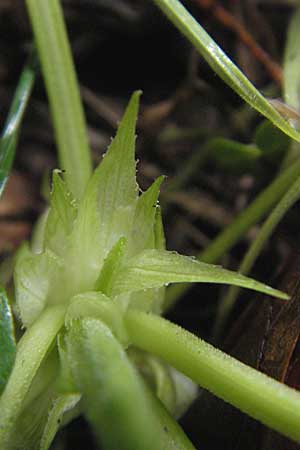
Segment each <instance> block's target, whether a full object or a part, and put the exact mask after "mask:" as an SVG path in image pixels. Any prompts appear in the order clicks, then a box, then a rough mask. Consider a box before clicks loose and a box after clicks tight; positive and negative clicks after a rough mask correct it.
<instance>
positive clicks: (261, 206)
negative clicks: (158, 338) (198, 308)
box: [165, 160, 300, 310]
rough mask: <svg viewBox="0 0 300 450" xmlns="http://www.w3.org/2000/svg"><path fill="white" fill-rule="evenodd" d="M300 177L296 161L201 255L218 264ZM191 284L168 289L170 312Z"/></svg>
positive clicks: (203, 259)
mask: <svg viewBox="0 0 300 450" xmlns="http://www.w3.org/2000/svg"><path fill="white" fill-rule="evenodd" d="M299 174H300V161H299V160H298V161H296V162H294V163H293V164H292V165H291V166H289V167H288V168H287V169H286V170H285V171H284V172H282V173H281V174H280V175H278V176H277V177H276V179H275V180H274V181H273V182H272V183H271V184H270V185H269V186H268V187H267V188H266V189H264V190H263V191H262V192H261V193H260V194H259V195H258V196H257V197H256V199H255V200H254V201H253V202H252V203H251V204H250V205H249V206H248V207H247V208H246V209H245V210H244V211H243V212H242V213H241V214H240V215H239V216H238V217H237V218H236V219H235V220H234V221H233V222H232V224H231V225H229V226H228V227H227V228H225V230H224V231H222V232H221V233H220V234H219V236H217V238H216V239H215V240H214V241H213V242H212V243H211V244H210V245H209V246H208V247H207V248H206V249H205V250H204V251H203V252H202V253H200V254H199V255H198V259H199V260H201V261H204V262H206V263H211V264H213V263H216V262H218V261H219V259H220V258H221V257H222V256H223V255H224V254H225V253H226V252H227V251H228V250H230V249H231V248H232V247H233V246H234V245H235V244H236V243H237V242H238V241H239V240H240V239H241V238H242V237H243V236H244V234H245V233H246V232H247V231H248V230H249V228H250V227H252V226H253V225H255V224H256V223H257V222H258V221H259V220H260V219H261V218H262V217H263V216H264V215H266V214H267V213H268V212H269V211H270V209H271V208H272V207H273V206H274V205H275V204H276V203H277V202H278V201H279V199H280V198H281V197H282V196H283V195H284V193H285V192H286V191H287V189H289V187H290V186H291V185H292V184H293V183H294V182H295V180H296V179H297V178H298V176H299ZM188 288H189V285H185V284H177V285H174V286H171V287H170V288H169V289H168V290H167V299H166V303H165V309H166V310H167V309H169V308H170V307H171V306H172V305H173V304H174V303H175V302H176V300H177V298H178V297H179V296H180V295H182V294H183V293H184V292H185V291H186V290H187V289H188Z"/></svg>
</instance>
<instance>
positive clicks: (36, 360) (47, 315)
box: [0, 306, 65, 450]
mask: <svg viewBox="0 0 300 450" xmlns="http://www.w3.org/2000/svg"><path fill="white" fill-rule="evenodd" d="M64 311H65V308H63V307H61V306H57V307H52V308H48V309H46V310H45V312H44V313H43V314H42V315H41V316H40V317H39V319H38V320H37V321H36V322H35V323H34V324H33V325H32V326H31V327H30V329H29V330H28V331H26V332H25V334H24V335H23V337H22V338H21V340H20V341H19V343H18V346H17V354H16V359H15V364H14V367H13V370H12V373H11V375H10V378H9V380H8V382H7V385H6V387H5V390H4V392H3V394H2V396H1V399H0V448H1V450H6V449H7V450H9V440H10V436H11V433H12V432H13V429H14V425H15V423H16V420H17V418H18V416H19V414H20V412H21V410H22V406H23V403H24V399H25V397H26V394H27V393H28V391H29V388H30V386H31V383H32V381H33V379H34V376H35V374H36V372H37V370H38V368H39V367H40V365H41V363H42V361H43V359H44V357H45V356H46V354H47V351H48V350H49V348H50V346H51V344H52V343H53V341H54V339H55V337H56V335H57V333H58V331H59V329H60V328H61V326H62V324H63V318H64Z"/></svg>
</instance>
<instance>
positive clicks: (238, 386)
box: [125, 310, 300, 442]
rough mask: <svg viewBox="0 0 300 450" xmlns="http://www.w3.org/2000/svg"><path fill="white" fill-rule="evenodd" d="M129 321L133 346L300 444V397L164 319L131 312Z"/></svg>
mask: <svg viewBox="0 0 300 450" xmlns="http://www.w3.org/2000/svg"><path fill="white" fill-rule="evenodd" d="M125 320H126V326H127V330H128V333H129V337H130V339H131V342H132V344H133V345H135V346H137V347H139V348H141V349H143V350H145V351H147V352H150V353H152V354H154V355H156V356H158V357H160V358H162V359H164V361H166V362H167V363H169V364H170V365H172V366H173V367H175V368H176V369H177V370H179V371H181V372H182V373H184V374H185V375H186V376H188V377H190V378H191V379H192V380H194V381H195V382H196V383H198V384H199V385H200V386H202V387H204V388H205V389H208V390H209V391H211V392H212V393H213V394H215V395H216V396H218V397H220V398H222V399H223V400H225V401H227V402H229V403H231V404H232V405H234V406H236V407H237V408H239V409H240V410H241V411H243V412H245V413H247V414H249V415H250V416H252V417H254V418H255V419H257V420H259V421H261V422H262V423H264V424H265V425H267V426H269V427H272V428H273V429H274V430H277V431H279V432H280V433H282V434H284V435H285V436H287V437H289V438H291V439H293V440H295V441H298V442H299V439H300V393H299V392H297V391H296V390H294V389H291V388H289V387H287V386H286V385H284V384H281V383H279V382H278V381H275V380H273V379H272V378H269V377H267V376H266V375H264V374H262V373H261V372H258V371H257V370H255V369H253V368H251V367H248V366H247V365H245V364H243V363H241V362H239V361H238V360H236V359H234V358H232V357H230V356H228V355H226V354H225V353H223V352H221V351H220V350H217V349H216V348H214V347H213V346H211V345H209V344H207V343H206V342H204V341H203V340H201V339H199V338H197V337H196V336H194V335H193V334H191V333H189V332H188V331H186V330H184V329H182V328H180V327H179V326H177V325H174V324H172V323H171V322H169V321H167V320H165V319H163V318H161V317H159V316H154V315H152V314H146V313H143V312H138V311H133V310H131V311H129V312H128V313H127V314H126V316H125Z"/></svg>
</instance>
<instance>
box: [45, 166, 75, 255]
mask: <svg viewBox="0 0 300 450" xmlns="http://www.w3.org/2000/svg"><path fill="white" fill-rule="evenodd" d="M60 173H61V172H60V171H59V170H54V172H53V175H52V192H51V199H50V211H49V214H48V218H47V222H46V228H45V243H44V245H45V247H47V248H49V249H51V250H52V251H53V252H55V253H56V254H58V255H63V254H64V252H65V248H66V244H67V238H68V236H69V235H70V234H71V231H72V229H73V225H74V220H75V218H76V215H77V205H76V201H75V199H74V197H73V195H72V194H71V192H70V191H69V189H68V187H67V184H66V183H65V182H64V180H63V179H62V178H61V176H60Z"/></svg>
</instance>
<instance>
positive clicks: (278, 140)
mask: <svg viewBox="0 0 300 450" xmlns="http://www.w3.org/2000/svg"><path fill="white" fill-rule="evenodd" d="M254 142H255V144H256V145H257V147H258V148H259V149H260V150H261V151H262V156H263V157H264V158H267V159H268V160H271V161H274V162H278V161H280V160H281V159H282V157H283V156H284V154H285V152H286V151H287V150H288V146H289V143H290V139H289V138H288V136H287V135H286V134H284V133H282V132H281V131H280V130H279V129H278V128H276V127H274V125H272V124H271V123H270V122H269V121H267V120H265V121H263V122H262V123H261V124H260V125H259V126H258V127H257V128H256V130H255V135H254Z"/></svg>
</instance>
